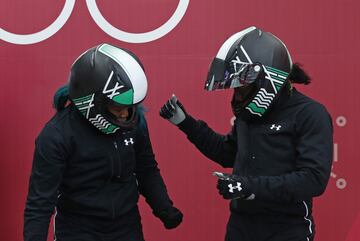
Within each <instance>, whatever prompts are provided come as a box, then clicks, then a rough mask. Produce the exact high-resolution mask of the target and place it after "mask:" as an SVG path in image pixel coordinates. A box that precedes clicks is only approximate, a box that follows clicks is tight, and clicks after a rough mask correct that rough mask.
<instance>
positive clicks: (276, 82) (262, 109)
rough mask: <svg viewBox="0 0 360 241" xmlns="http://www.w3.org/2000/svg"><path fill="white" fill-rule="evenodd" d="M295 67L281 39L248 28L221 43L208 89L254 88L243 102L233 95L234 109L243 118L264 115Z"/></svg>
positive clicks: (208, 82) (207, 81) (210, 75)
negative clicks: (235, 98) (238, 101)
mask: <svg viewBox="0 0 360 241" xmlns="http://www.w3.org/2000/svg"><path fill="white" fill-rule="evenodd" d="M292 66H293V63H292V60H291V56H290V54H289V51H288V49H287V48H286V46H285V44H284V43H283V42H282V41H281V40H280V39H278V38H277V37H276V36H274V35H273V34H271V33H269V32H264V31H262V30H261V29H258V28H256V27H249V28H246V29H244V30H242V31H240V32H238V33H236V34H234V35H232V36H231V37H229V38H228V39H227V40H226V41H225V42H224V43H223V44H222V46H221V48H220V49H219V51H218V53H217V55H216V57H215V58H214V60H213V61H212V64H211V66H210V69H209V72H208V76H207V80H206V82H205V89H206V90H208V91H212V90H219V89H228V88H239V87H248V88H249V89H250V88H252V91H251V92H249V93H250V94H248V95H247V98H246V100H244V101H242V103H236V101H234V98H233V102H232V107H233V112H234V114H235V115H236V116H240V117H244V119H251V118H252V117H254V118H259V117H263V116H264V114H265V113H266V112H267V111H268V110H269V109H270V107H271V105H272V104H273V102H274V100H275V99H276V98H277V97H278V95H279V93H280V92H281V90H282V88H283V87H284V86H285V83H286V81H287V78H288V75H289V73H290V72H291V69H292Z"/></svg>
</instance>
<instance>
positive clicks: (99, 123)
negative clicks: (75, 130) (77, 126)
mask: <svg viewBox="0 0 360 241" xmlns="http://www.w3.org/2000/svg"><path fill="white" fill-rule="evenodd" d="M89 121H90V122H91V123H92V124H93V125H94V126H95V127H96V128H98V129H100V130H105V129H107V128H108V127H109V126H110V125H111V123H110V122H108V121H107V120H106V119H105V118H104V117H103V116H102V115H100V114H97V115H96V116H95V117H94V118H89ZM118 129H119V128H115V129H114V130H113V131H112V133H114V132H115V131H117V130H118Z"/></svg>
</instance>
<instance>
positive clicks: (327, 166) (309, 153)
mask: <svg viewBox="0 0 360 241" xmlns="http://www.w3.org/2000/svg"><path fill="white" fill-rule="evenodd" d="M179 128H180V129H181V130H182V131H184V132H185V133H186V134H187V137H188V139H189V140H190V141H191V142H192V143H194V144H195V145H196V147H197V148H198V149H199V150H200V151H201V152H202V153H203V154H204V155H205V156H207V157H208V158H210V159H211V160H213V161H215V162H217V163H219V164H220V165H221V166H223V167H232V168H233V173H234V174H236V175H239V176H245V177H248V178H249V184H250V189H251V191H252V192H253V193H254V194H255V200H238V199H237V200H233V201H232V202H231V210H232V211H234V212H238V213H245V214H246V213H248V214H259V215H274V216H275V215H281V214H284V215H287V216H288V215H296V216H302V217H307V216H310V215H311V209H312V197H314V196H318V195H320V194H322V193H323V192H324V190H325V187H326V185H327V182H328V180H329V176H330V171H331V163H332V151H333V129H332V121H331V117H330V115H329V114H328V112H327V111H326V109H325V107H324V106H322V105H321V104H319V103H317V102H315V101H314V100H312V99H310V98H309V97H306V96H305V95H303V94H301V93H300V92H298V91H297V90H295V89H293V91H292V94H291V95H290V96H289V94H288V93H286V92H284V93H283V94H282V95H281V96H280V98H279V99H278V101H277V102H276V103H275V104H274V106H273V108H272V109H271V111H270V113H269V114H268V115H267V116H265V117H264V118H262V119H260V120H257V121H254V122H249V123H247V122H244V121H242V120H240V119H239V118H237V119H236V120H235V123H234V126H233V128H232V131H231V132H230V133H229V134H228V135H225V136H224V135H219V134H217V133H215V132H214V131H213V130H212V129H210V128H209V127H208V126H207V124H206V123H205V122H203V121H201V120H198V121H197V120H195V119H193V118H192V117H191V116H188V117H187V118H186V119H185V121H183V122H182V123H180V125H179Z"/></svg>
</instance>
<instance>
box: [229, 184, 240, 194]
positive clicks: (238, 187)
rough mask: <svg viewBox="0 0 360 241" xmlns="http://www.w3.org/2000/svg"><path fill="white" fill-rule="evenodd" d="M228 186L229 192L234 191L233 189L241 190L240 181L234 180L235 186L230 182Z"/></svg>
mask: <svg viewBox="0 0 360 241" xmlns="http://www.w3.org/2000/svg"><path fill="white" fill-rule="evenodd" d="M228 187H229V192H231V193H234V190H235V189H237V190H238V191H239V192H240V191H241V190H242V188H241V183H240V182H236V186H233V185H232V184H231V183H230V184H229V185H228Z"/></svg>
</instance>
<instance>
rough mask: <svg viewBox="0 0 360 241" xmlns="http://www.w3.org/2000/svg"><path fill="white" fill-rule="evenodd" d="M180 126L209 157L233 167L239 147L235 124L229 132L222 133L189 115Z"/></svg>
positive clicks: (191, 140)
mask: <svg viewBox="0 0 360 241" xmlns="http://www.w3.org/2000/svg"><path fill="white" fill-rule="evenodd" d="M178 127H179V129H180V130H182V131H183V132H184V133H185V134H186V135H187V138H188V139H189V141H190V142H192V143H193V144H194V145H195V146H196V148H197V149H198V150H199V151H200V152H201V153H202V154H203V155H205V156H206V157H207V158H209V159H210V160H212V161H214V162H216V163H218V164H220V165H221V166H222V167H233V165H234V162H235V156H236V148H237V142H236V132H235V126H234V127H233V128H232V130H231V131H230V133H229V134H227V135H220V134H218V133H216V132H214V131H213V130H212V129H211V128H210V127H209V126H208V125H207V124H206V123H205V122H204V121H201V120H195V119H194V118H193V117H191V116H190V115H187V117H186V119H185V120H184V121H183V122H181V123H180V124H179V125H178Z"/></svg>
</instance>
